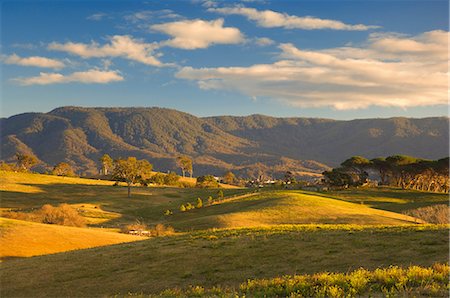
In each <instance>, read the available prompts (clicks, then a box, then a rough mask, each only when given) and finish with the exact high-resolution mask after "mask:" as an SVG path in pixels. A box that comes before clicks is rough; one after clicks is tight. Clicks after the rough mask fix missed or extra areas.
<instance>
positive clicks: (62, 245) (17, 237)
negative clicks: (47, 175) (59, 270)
mask: <svg viewBox="0 0 450 298" xmlns="http://www.w3.org/2000/svg"><path fill="white" fill-rule="evenodd" d="M142 239H145V238H143V237H136V236H131V235H125V234H119V233H117V232H111V231H104V230H102V229H98V228H97V229H92V228H75V227H65V226H58V225H47V224H40V223H35V222H26V221H21V220H14V219H7V218H0V242H1V245H0V259H1V260H8V259H13V258H20V257H31V256H36V255H45V254H53V253H58V252H63V251H68V250H76V249H85V248H91V247H96V246H103V245H112V244H117V243H122V242H130V241H137V240H142Z"/></svg>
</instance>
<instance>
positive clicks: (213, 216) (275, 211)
mask: <svg viewBox="0 0 450 298" xmlns="http://www.w3.org/2000/svg"><path fill="white" fill-rule="evenodd" d="M2 174H4V175H2V178H1V179H2V181H1V182H2V183H1V186H0V191H1V195H2V208H4V209H10V208H12V209H24V210H30V209H32V208H39V207H41V206H42V205H44V204H47V203H49V204H54V205H56V204H59V203H68V204H71V205H73V206H74V207H76V208H77V209H78V210H80V211H81V213H82V214H83V215H84V216H85V217H86V218H87V219H88V221H89V223H90V224H91V225H93V226H103V227H112V228H118V227H119V226H120V225H122V224H126V223H132V222H134V221H135V220H136V219H140V220H142V221H144V222H146V223H148V224H150V225H152V224H157V223H165V224H169V225H172V226H173V227H174V228H175V229H176V230H177V231H190V230H199V229H208V228H232V227H254V226H268V225H276V224H307V223H315V224H324V223H326V224H345V223H347V224H392V225H396V224H408V223H414V222H415V219H414V218H411V217H408V216H405V215H401V214H397V213H393V212H387V211H381V210H376V209H373V208H369V207H368V206H366V205H362V204H354V203H351V202H344V201H342V200H336V199H333V198H329V197H325V196H323V195H317V194H315V193H309V194H308V193H304V192H299V191H289V190H278V191H261V192H259V193H253V192H254V190H249V189H223V191H224V194H225V197H226V198H230V197H232V196H236V197H234V198H232V199H226V200H224V201H223V202H221V203H220V204H213V205H211V206H205V207H203V208H201V209H194V210H190V211H188V212H181V211H179V207H180V205H181V204H186V203H187V202H190V203H194V204H195V200H196V199H197V198H198V197H201V198H202V199H203V201H204V205H206V200H207V197H208V196H210V195H211V196H213V197H214V198H216V197H217V190H216V189H184V188H173V187H134V188H133V191H132V197H131V198H127V197H126V189H125V187H122V186H117V187H113V186H112V182H110V181H102V180H92V179H81V178H65V177H55V176H48V175H37V174H27V173H11V172H4V173H2ZM167 209H169V210H172V211H173V213H174V214H173V215H171V216H165V215H164V214H163V213H164V211H165V210H167Z"/></svg>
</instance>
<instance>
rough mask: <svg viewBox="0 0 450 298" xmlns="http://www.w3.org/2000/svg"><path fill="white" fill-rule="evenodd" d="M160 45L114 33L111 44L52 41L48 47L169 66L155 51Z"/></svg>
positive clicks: (91, 56) (110, 39) (80, 54)
mask: <svg viewBox="0 0 450 298" xmlns="http://www.w3.org/2000/svg"><path fill="white" fill-rule="evenodd" d="M158 47H159V46H158V44H157V43H145V42H144V41H142V40H139V39H135V38H133V37H131V36H129V35H114V36H112V37H110V38H109V44H105V45H99V44H98V43H96V42H91V43H90V44H85V43H74V42H67V43H63V44H61V43H57V42H52V43H51V44H49V46H48V49H49V50H54V51H62V52H67V53H70V54H73V55H77V56H80V57H82V58H105V57H122V58H125V59H128V60H132V61H136V62H139V63H143V64H146V65H151V66H156V67H162V66H168V64H164V63H162V62H161V61H159V60H158V58H157V57H156V54H155V53H154V51H155V49H157V48H158Z"/></svg>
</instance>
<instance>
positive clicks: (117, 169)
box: [112, 157, 153, 197]
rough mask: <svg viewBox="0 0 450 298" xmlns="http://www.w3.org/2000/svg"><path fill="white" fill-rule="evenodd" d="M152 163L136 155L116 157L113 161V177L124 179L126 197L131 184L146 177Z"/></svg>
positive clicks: (148, 174) (129, 193)
mask: <svg viewBox="0 0 450 298" xmlns="http://www.w3.org/2000/svg"><path fill="white" fill-rule="evenodd" d="M152 168H153V166H152V164H151V163H149V162H148V161H147V160H145V159H142V160H138V159H137V158H136V157H128V158H127V159H122V158H119V159H116V160H115V161H114V169H113V174H112V175H113V178H114V179H115V180H116V181H124V182H125V183H126V184H127V187H128V197H131V186H132V185H133V184H134V183H137V182H139V181H141V180H145V179H147V178H148V177H149V176H150V175H151V172H152Z"/></svg>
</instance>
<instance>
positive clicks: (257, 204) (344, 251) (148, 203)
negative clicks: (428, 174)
mask: <svg viewBox="0 0 450 298" xmlns="http://www.w3.org/2000/svg"><path fill="white" fill-rule="evenodd" d="M365 191H366V192H365ZM223 192H224V196H225V197H224V199H223V200H218V194H217V189H192V188H190V189H184V188H174V187H134V188H133V190H132V197H131V198H127V192H126V188H125V187H123V186H112V182H111V181H103V180H96V179H86V178H69V177H57V176H50V175H42V174H31V173H13V172H0V194H1V197H2V206H1V207H2V210H11V209H12V210H22V211H23V212H26V211H30V210H33V209H34V208H39V207H41V206H42V205H44V204H47V203H50V204H53V205H57V204H59V203H67V204H70V205H71V206H73V207H75V208H76V209H77V210H78V211H79V212H80V214H81V215H83V216H84V217H85V218H86V219H87V222H88V223H89V225H90V226H91V228H75V227H64V226H55V225H44V224H38V223H32V222H23V221H17V220H11V219H3V218H2V219H0V230H1V237H2V238H1V242H2V248H1V250H0V252H1V254H2V257H3V259H4V262H3V263H2V266H1V268H0V271H1V274H0V281H1V284H2V297H17V296H20V297H30V296H32V297H54V296H63V297H66V296H77V297H79V296H89V297H104V296H114V295H118V296H123V295H127V294H128V293H133V294H136V295H139V294H143V295H147V294H157V293H160V292H161V291H163V290H165V289H175V291H176V289H177V288H182V289H186V288H189V286H191V285H202V286H204V287H207V288H212V287H215V286H220V287H222V289H226V288H227V287H231V288H234V289H236V287H238V286H239V285H240V284H242V283H244V282H245V281H247V280H248V279H262V278H268V279H272V278H275V277H277V276H283V275H285V274H290V275H293V274H314V273H317V272H323V271H328V272H338V273H339V272H341V273H345V272H349V271H351V270H355V269H358V268H360V267H364V268H365V269H368V270H373V269H376V268H382V267H388V266H390V265H398V266H409V265H420V266H431V265H433V264H434V263H444V262H446V261H447V260H448V245H449V238H448V225H427V224H417V223H418V222H419V221H418V220H416V219H414V218H411V217H408V216H405V215H402V214H399V213H395V212H391V211H388V210H395V209H397V208H399V210H404V209H402V207H399V206H401V205H402V204H405V201H402V200H401V199H400V197H402V196H403V199H405V200H411V199H412V198H415V201H416V202H415V203H412V202H410V201H409V202H407V204H409V205H408V206H409V208H415V205H414V204H416V203H417V204H430V205H432V204H439V203H440V204H442V199H443V197H444V196H445V195H444V196H442V197H441V196H438V195H436V194H432V193H421V196H417V192H412V191H399V190H396V189H373V190H361V189H358V190H347V191H343V192H332V193H329V194H327V193H312V192H302V191H292V190H268V191H264V190H259V191H256V192H255V190H253V189H234V188H232V189H223ZM364 194H367V196H366V200H365V201H364V204H361V201H360V200H361V199H362V198H363V197H364ZM208 196H213V197H214V199H215V201H214V202H213V204H211V205H208V204H207V200H206V198H207V197H208ZM198 197H201V198H203V199H204V202H205V205H204V206H203V207H202V208H196V209H193V210H189V211H186V212H181V211H180V210H179V206H180V205H181V204H186V203H188V202H190V203H192V204H195V202H196V199H197V198H198ZM377 199H380V201H377ZM378 202H381V203H382V204H383V205H382V206H381V207H383V208H384V209H386V210H379V209H374V208H371V207H370V206H371V205H374V207H377V208H378V207H380V206H376V204H377V203H378ZM387 203H389V204H387ZM166 209H171V210H172V211H173V214H172V215H170V216H166V215H164V214H163V213H164V211H165V210H166ZM136 219H139V220H140V221H141V222H143V223H147V224H149V225H150V226H153V225H156V224H158V223H164V224H166V225H167V224H168V225H171V226H173V227H174V228H175V231H176V233H175V234H174V235H170V236H162V237H152V238H148V239H144V240H142V238H140V237H136V236H129V235H124V234H118V233H117V232H116V233H113V231H114V230H115V231H117V228H119V227H121V226H123V225H125V224H130V223H134V222H135V221H136ZM100 226H101V227H104V228H103V229H99V228H98V227H100ZM93 227H95V228H93ZM133 240H141V241H134V242H127V243H120V242H125V241H133ZM112 244H113V245H112ZM96 246H98V247H96ZM83 248H88V249H83ZM57 252H59V253H57ZM55 253H56V254H55ZM42 254H44V255H42ZM47 254H48V255H47ZM35 255H38V256H35ZM29 256H33V257H29ZM439 286H440V287H442V286H443V284H440V285H439ZM230 291H231V292H233V290H230Z"/></svg>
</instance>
